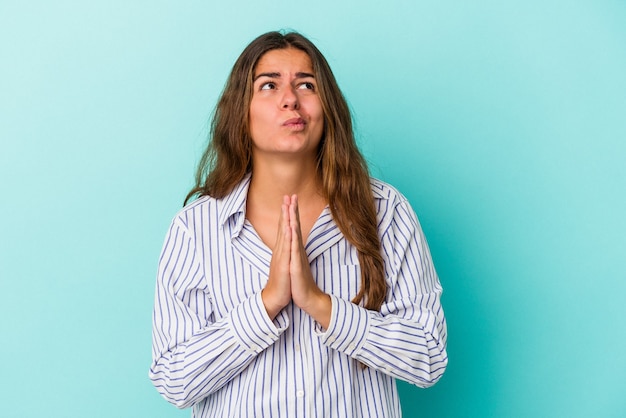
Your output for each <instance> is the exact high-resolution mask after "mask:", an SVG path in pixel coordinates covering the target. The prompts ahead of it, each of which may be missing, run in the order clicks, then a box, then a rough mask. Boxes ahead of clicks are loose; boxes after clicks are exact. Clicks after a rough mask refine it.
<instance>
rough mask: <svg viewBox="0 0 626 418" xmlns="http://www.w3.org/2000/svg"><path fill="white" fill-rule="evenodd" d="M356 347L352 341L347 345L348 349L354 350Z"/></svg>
mask: <svg viewBox="0 0 626 418" xmlns="http://www.w3.org/2000/svg"><path fill="white" fill-rule="evenodd" d="M355 347H356V345H354V343H350V345H349V346H348V349H349V350H354V348H355Z"/></svg>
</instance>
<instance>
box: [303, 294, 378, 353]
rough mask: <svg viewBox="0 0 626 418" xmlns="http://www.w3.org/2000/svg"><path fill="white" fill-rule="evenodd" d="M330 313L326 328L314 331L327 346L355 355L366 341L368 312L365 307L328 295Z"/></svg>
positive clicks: (368, 321)
mask: <svg viewBox="0 0 626 418" xmlns="http://www.w3.org/2000/svg"><path fill="white" fill-rule="evenodd" d="M330 299H331V304H332V308H331V313H330V323H329V324H328V329H327V330H326V332H324V331H323V330H322V329H321V327H318V328H317V329H316V331H315V333H316V334H317V336H318V337H319V338H320V340H321V342H322V343H323V344H325V345H327V346H328V347H330V348H332V349H334V350H337V351H340V352H342V353H344V354H347V355H348V356H350V357H355V356H356V355H357V354H358V352H359V350H360V349H361V347H363V345H364V344H365V342H366V341H367V336H368V334H369V330H370V314H369V311H368V310H367V309H365V308H362V307H360V306H357V305H355V304H354V303H352V302H350V301H347V300H344V299H341V298H338V297H337V296H335V295H330Z"/></svg>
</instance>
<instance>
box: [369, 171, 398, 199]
mask: <svg viewBox="0 0 626 418" xmlns="http://www.w3.org/2000/svg"><path fill="white" fill-rule="evenodd" d="M370 185H371V187H372V193H373V194H374V199H376V200H387V201H389V203H393V204H398V203H401V202H405V201H406V200H407V199H406V197H404V195H403V194H402V193H400V191H399V190H398V189H396V188H395V187H394V186H392V185H391V184H389V183H387V182H384V181H382V180H379V179H377V178H374V177H370Z"/></svg>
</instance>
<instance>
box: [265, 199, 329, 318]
mask: <svg viewBox="0 0 626 418" xmlns="http://www.w3.org/2000/svg"><path fill="white" fill-rule="evenodd" d="M261 298H262V299H263V304H264V305H265V308H266V309H267V313H268V314H269V316H270V318H272V319H274V317H276V315H278V313H279V312H280V311H281V310H282V309H283V308H284V307H285V306H287V304H288V303H289V302H290V301H291V300H293V303H294V304H296V306H298V307H300V308H301V309H302V310H303V311H305V312H306V313H308V314H309V315H311V317H313V319H315V320H316V321H317V322H318V323H319V324H320V325H321V326H322V327H324V328H328V324H329V322H330V313H331V300H330V296H328V295H327V294H326V293H324V292H322V290H321V289H320V288H319V287H318V286H317V284H316V283H315V280H314V279H313V275H312V274H311V268H310V266H309V260H308V258H307V255H306V251H305V250H304V244H303V240H302V229H301V227H300V213H299V210H298V197H297V196H296V195H293V196H291V197H289V196H284V197H283V204H282V207H281V213H280V218H279V221H278V236H277V238H276V245H275V246H274V251H273V254H272V261H271V262H270V274H269V278H268V281H267V284H266V286H265V289H263V291H262V292H261Z"/></svg>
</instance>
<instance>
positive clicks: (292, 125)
mask: <svg viewBox="0 0 626 418" xmlns="http://www.w3.org/2000/svg"><path fill="white" fill-rule="evenodd" d="M305 125H306V122H305V121H304V119H302V118H291V119H287V120H286V121H285V122H283V126H285V127H287V128H289V129H292V130H294V131H301V130H303V129H304V126H305Z"/></svg>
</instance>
